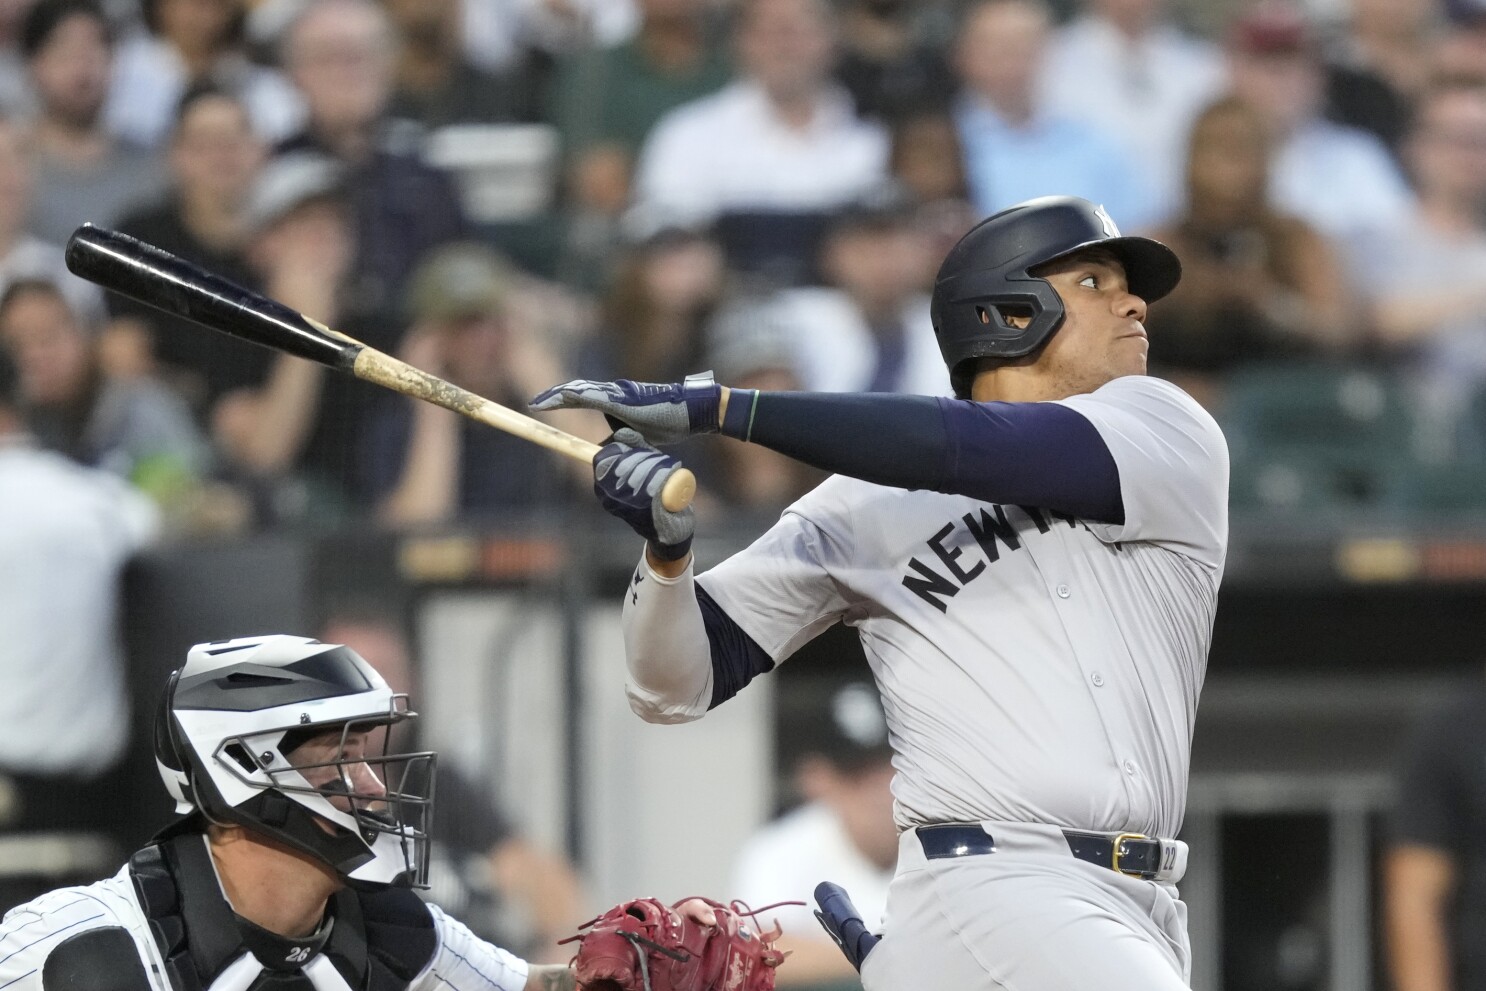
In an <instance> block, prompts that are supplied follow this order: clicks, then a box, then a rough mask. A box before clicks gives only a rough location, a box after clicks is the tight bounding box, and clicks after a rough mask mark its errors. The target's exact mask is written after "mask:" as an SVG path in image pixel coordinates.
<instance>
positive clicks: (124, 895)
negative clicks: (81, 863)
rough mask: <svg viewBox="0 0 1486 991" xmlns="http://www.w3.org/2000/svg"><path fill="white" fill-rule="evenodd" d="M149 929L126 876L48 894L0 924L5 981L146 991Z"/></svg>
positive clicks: (85, 990)
mask: <svg viewBox="0 0 1486 991" xmlns="http://www.w3.org/2000/svg"><path fill="white" fill-rule="evenodd" d="M145 927H146V923H145V920H144V916H143V913H142V912H141V911H140V910H139V908H138V903H137V902H136V901H135V899H134V893H133V889H132V886H131V884H130V882H129V879H128V878H127V876H122V875H120V876H115V877H113V878H109V879H107V880H104V881H99V882H97V883H95V884H90V885H85V886H79V887H69V888H59V889H57V890H55V891H51V892H48V893H47V894H44V895H42V896H40V897H38V898H36V899H34V900H33V901H30V902H26V903H24V904H21V905H18V906H16V907H15V908H12V909H11V910H10V911H9V912H7V913H6V915H5V919H4V922H3V923H0V987H5V988H6V989H7V991H41V989H46V991H51V989H60V988H66V989H68V991H146V989H150V988H152V987H153V984H152V983H151V981H150V978H149V976H148V970H147V968H146V965H145V960H146V955H147V954H148V953H149V952H150V951H149V949H148V946H150V945H152V944H151V943H150V942H149V941H150V939H151V937H150V936H149V934H148V932H147V930H146V928H145Z"/></svg>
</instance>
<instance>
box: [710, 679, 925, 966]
mask: <svg viewBox="0 0 1486 991" xmlns="http://www.w3.org/2000/svg"><path fill="white" fill-rule="evenodd" d="M792 694H793V695H795V696H796V697H800V696H804V695H805V694H806V693H803V692H799V693H792ZM812 697H813V698H818V697H819V693H818V692H817V693H813V694H812ZM790 706H791V703H789V702H786V701H781V714H780V719H781V726H780V737H781V740H780V743H781V749H786V748H788V750H787V752H789V754H790V756H791V757H792V758H793V759H794V761H795V769H794V775H793V778H794V783H795V790H796V791H797V792H798V794H799V795H800V797H801V798H803V799H804V802H803V804H801V805H799V806H798V807H796V808H794V809H792V810H791V811H789V812H786V813H785V814H784V815H783V816H781V817H780V818H779V819H777V820H775V821H774V822H771V823H768V824H767V825H765V826H763V827H762V828H760V829H759V830H758V831H757V832H756V833H754V834H753V835H752V836H751V837H749V839H748V840H747V841H746V843H745V844H744V846H743V848H742V850H741V851H740V852H739V854H738V857H737V860H736V862H735V865H734V869H733V888H732V890H733V892H734V894H735V896H736V897H738V898H740V899H742V900H743V901H745V902H747V903H748V904H750V905H754V906H760V905H770V904H774V903H775V902H780V901H803V902H805V903H806V905H813V904H814V901H813V892H814V890H815V886H816V885H817V884H819V883H820V882H821V881H832V882H834V883H836V884H839V885H841V886H842V887H843V888H845V889H846V891H847V892H848V893H849V894H850V895H851V898H852V901H853V902H854V903H855V904H856V906H857V908H858V909H860V910H861V913H862V919H863V921H864V922H866V924H867V927H868V928H869V929H878V928H880V927H881V925H882V920H883V913H884V912H885V910H886V908H887V891H888V885H889V884H890V883H891V882H892V878H893V870H894V867H895V866H896V864H897V860H898V833H897V827H896V826H895V825H894V823H893V795H892V787H891V786H892V779H893V765H892V749H891V747H890V746H889V745H888V738H887V722H886V720H885V719H884V717H883V714H882V707H881V703H880V702H879V701H878V698H877V692H876V689H875V688H874V687H873V686H872V685H871V684H870V683H867V682H858V681H853V682H848V683H846V684H845V685H842V686H840V687H838V688H836V689H835V690H833V691H831V692H830V693H829V694H828V695H827V697H826V699H825V702H824V705H820V706H818V707H812V710H811V711H808V712H806V711H793V712H792V711H790ZM795 708H796V709H799V708H801V707H798V706H796V707H795ZM817 708H818V709H823V710H824V711H816V709H817ZM791 717H793V719H792V720H791ZM791 743H792V744H793V746H792V747H791V746H790V745H791ZM765 917H766V918H768V919H774V918H777V919H778V920H779V923H780V924H781V925H782V926H783V927H784V935H783V937H781V938H780V940H779V943H778V944H777V945H778V946H779V948H780V949H782V950H789V951H792V952H791V955H790V958H789V966H787V967H782V968H780V970H779V973H778V977H777V980H778V984H779V987H781V988H784V987H800V986H820V987H825V986H827V985H826V982H832V983H831V984H830V985H829V986H830V987H833V988H834V987H838V986H839V987H843V988H845V987H854V986H856V985H854V984H839V985H838V984H837V983H835V982H840V981H854V980H855V977H856V972H855V971H854V970H852V967H851V964H849V963H848V962H847V960H846V957H845V956H843V955H842V953H841V951H840V950H839V949H837V948H836V946H835V944H833V943H832V942H831V941H830V938H829V937H828V936H827V935H826V933H825V931H824V930H823V929H822V928H821V927H820V925H819V924H818V923H817V922H816V921H815V919H813V918H812V917H811V915H810V909H809V908H807V907H804V906H781V907H779V908H777V909H771V910H770V911H769V912H768V913H767V914H766V916H765Z"/></svg>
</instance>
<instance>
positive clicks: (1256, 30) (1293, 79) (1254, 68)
mask: <svg viewBox="0 0 1486 991" xmlns="http://www.w3.org/2000/svg"><path fill="white" fill-rule="evenodd" d="M1228 67H1229V77H1230V80H1231V84H1232V93H1233V95H1235V96H1237V97H1238V98H1239V99H1240V100H1243V101H1244V102H1245V103H1247V104H1249V105H1250V106H1252V107H1253V108H1254V109H1255V110H1256V111H1258V113H1259V116H1260V117H1261V118H1262V119H1263V121H1264V125H1265V127H1266V128H1267V130H1268V132H1269V139H1270V141H1271V142H1272V143H1273V147H1274V156H1275V157H1274V162H1273V169H1272V173H1271V193H1272V196H1273V199H1274V202H1275V205H1276V206H1278V207H1279V208H1280V209H1281V210H1284V211H1286V212H1287V213H1291V214H1293V215H1295V216H1297V217H1299V218H1300V219H1302V220H1304V221H1306V222H1307V223H1309V224H1311V225H1312V226H1313V227H1315V228H1317V229H1318V230H1320V231H1321V232H1322V233H1323V234H1325V235H1327V236H1329V237H1331V238H1333V239H1334V240H1336V241H1339V242H1345V241H1348V240H1350V239H1352V238H1355V237H1358V236H1365V235H1366V234H1368V233H1369V232H1376V231H1378V230H1383V229H1391V228H1393V227H1395V226H1396V225H1397V224H1398V223H1399V222H1400V221H1401V220H1402V219H1403V218H1404V217H1406V216H1408V214H1409V212H1410V208H1411V203H1410V194H1409V190H1408V186H1407V185H1406V184H1405V182H1404V179H1403V176H1402V174H1401V173H1400V172H1399V170H1398V167H1397V166H1396V165H1395V164H1394V162H1393V159H1392V157H1391V156H1390V155H1389V153H1388V149H1387V148H1386V147H1385V146H1384V145H1383V143H1382V142H1381V141H1379V140H1378V139H1377V138H1376V137H1374V136H1373V135H1371V134H1369V133H1367V132H1366V131H1362V130H1358V129H1357V128H1354V127H1345V126H1343V125H1341V124H1336V123H1334V122H1332V121H1329V120H1327V119H1326V118H1325V117H1324V116H1323V110H1324V105H1325V81H1326V77H1325V70H1324V66H1323V65H1322V62H1321V53H1320V49H1319V47H1318V45H1317V42H1316V39H1315V37H1314V35H1313V33H1312V31H1311V28H1310V25H1309V24H1308V23H1307V22H1306V20H1305V18H1304V16H1303V15H1302V14H1301V12H1300V11H1299V10H1297V9H1296V8H1294V7H1291V6H1289V5H1288V4H1286V3H1283V2H1279V0H1276V2H1272V3H1265V4H1261V5H1260V6H1258V7H1255V8H1254V9H1253V10H1251V11H1249V12H1247V13H1245V14H1243V15H1242V16H1240V17H1239V18H1238V19H1237V20H1236V21H1234V23H1233V25H1232V30H1231V31H1230V33H1229V40H1228Z"/></svg>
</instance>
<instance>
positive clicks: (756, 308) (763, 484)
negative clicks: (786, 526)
mask: <svg viewBox="0 0 1486 991" xmlns="http://www.w3.org/2000/svg"><path fill="white" fill-rule="evenodd" d="M761 302H762V301H753V300H747V299H738V300H732V301H730V302H728V303H726V304H724V305H723V307H722V308H721V309H720V310H719V311H718V313H717V315H716V316H715V317H714V318H713V320H712V321H711V322H710V324H709V325H708V327H707V331H706V339H707V349H706V360H705V361H704V363H703V365H704V366H705V367H707V368H711V369H712V370H713V374H714V375H715V376H716V378H717V380H718V381H719V382H736V383H738V384H737V386H735V388H739V389H757V390H760V391H768V392H797V391H800V390H802V389H804V387H805V386H804V383H803V382H801V380H800V375H799V370H798V366H799V362H798V360H797V350H798V349H797V346H796V340H795V338H796V335H797V334H798V332H799V328H798V327H796V326H794V325H792V324H788V323H785V322H784V321H782V320H779V319H778V318H777V317H776V315H775V314H774V312H773V309H774V308H772V307H770V306H768V305H761ZM706 440H707V441H708V442H709V443H708V445H707V451H706V455H705V457H704V463H705V464H707V465H708V467H709V469H710V472H709V476H711V475H715V477H716V479H717V480H716V481H715V482H712V481H709V483H708V486H707V488H708V495H710V496H713V497H715V498H717V499H718V500H719V501H720V502H721V503H722V504H723V505H725V506H726V508H727V510H728V514H729V522H730V523H733V524H736V523H737V522H738V521H737V516H738V514H739V513H740V512H742V513H757V514H758V515H759V517H760V522H763V523H765V524H768V523H772V522H773V520H774V519H776V518H777V517H778V515H779V512H780V511H781V510H783V509H784V508H785V507H786V506H788V505H789V504H790V503H792V502H794V501H795V500H796V499H798V498H800V497H801V496H803V495H804V494H805V493H806V492H808V491H810V490H811V489H813V488H814V487H815V486H816V485H818V484H820V482H822V481H823V480H824V478H825V476H824V475H823V474H822V473H820V472H818V471H817V470H815V469H814V468H811V467H810V466H809V465H806V464H805V463H803V462H801V461H796V460H795V459H794V458H790V457H786V456H785V455H782V454H780V453H779V452H777V451H771V450H769V449H768V448H767V447H764V446H763V445H761V444H729V443H726V442H725V441H723V440H722V439H721V438H711V437H709V438H706Z"/></svg>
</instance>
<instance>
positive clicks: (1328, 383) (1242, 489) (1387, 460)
mask: <svg viewBox="0 0 1486 991" xmlns="http://www.w3.org/2000/svg"><path fill="white" fill-rule="evenodd" d="M1217 416H1218V420H1219V422H1220V423H1221V424H1222V425H1223V429H1224V432H1225V433H1226V434H1227V436H1228V446H1229V450H1230V453H1231V455H1232V459H1233V472H1234V503H1235V505H1252V506H1276V507H1277V506H1282V505H1289V506H1320V505H1339V506H1340V505H1348V504H1352V505H1361V504H1368V503H1372V502H1374V501H1376V500H1377V499H1378V498H1379V497H1380V496H1381V494H1382V490H1383V488H1384V485H1385V476H1387V475H1388V473H1389V472H1390V470H1391V466H1392V465H1394V464H1396V463H1398V462H1399V461H1400V459H1402V460H1404V461H1410V460H1412V458H1411V456H1410V453H1409V452H1410V451H1411V445H1412V441H1413V417H1412V416H1411V415H1410V410H1409V407H1408V405H1407V403H1406V402H1405V399H1404V395H1403V392H1402V390H1401V388H1400V387H1399V385H1398V384H1397V383H1396V382H1394V381H1393V380H1391V379H1389V378H1388V377H1387V376H1384V375H1380V374H1377V373H1375V372H1371V371H1365V370H1361V369H1355V368H1347V367H1342V366H1330V365H1314V364H1304V365H1297V364H1285V365H1256V366H1250V367H1247V368H1242V369H1239V370H1237V371H1235V372H1234V373H1233V374H1232V375H1231V376H1230V377H1229V379H1228V381H1227V385H1226V389H1225V393H1224V402H1223V406H1222V408H1221V409H1220V410H1218V412H1217Z"/></svg>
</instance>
